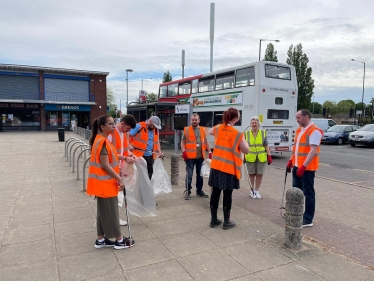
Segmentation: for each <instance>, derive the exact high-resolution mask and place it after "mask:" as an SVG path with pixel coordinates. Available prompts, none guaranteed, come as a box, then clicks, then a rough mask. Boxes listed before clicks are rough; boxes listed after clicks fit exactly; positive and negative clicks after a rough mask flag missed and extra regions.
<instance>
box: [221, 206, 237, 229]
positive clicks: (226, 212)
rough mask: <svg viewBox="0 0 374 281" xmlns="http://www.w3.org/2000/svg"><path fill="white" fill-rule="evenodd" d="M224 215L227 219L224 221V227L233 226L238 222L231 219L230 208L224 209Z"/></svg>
mask: <svg viewBox="0 0 374 281" xmlns="http://www.w3.org/2000/svg"><path fill="white" fill-rule="evenodd" d="M223 217H224V219H225V221H224V222H223V226H222V228H223V229H229V228H233V227H234V226H235V225H236V224H235V222H234V221H232V220H231V219H230V210H223Z"/></svg>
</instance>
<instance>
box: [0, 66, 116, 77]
mask: <svg viewBox="0 0 374 281" xmlns="http://www.w3.org/2000/svg"><path fill="white" fill-rule="evenodd" d="M0 70H9V71H44V72H46V73H59V74H71V75H77V74H78V75H104V76H108V75H109V72H103V71H91V70H77V69H66V68H54V67H42V66H31V65H18V64H2V63H0Z"/></svg>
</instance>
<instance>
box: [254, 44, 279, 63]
mask: <svg viewBox="0 0 374 281" xmlns="http://www.w3.org/2000/svg"><path fill="white" fill-rule="evenodd" d="M261 41H275V42H280V40H272V39H260V50H259V51H258V61H260V60H261Z"/></svg>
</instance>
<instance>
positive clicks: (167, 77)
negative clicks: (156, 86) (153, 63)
mask: <svg viewBox="0 0 374 281" xmlns="http://www.w3.org/2000/svg"><path fill="white" fill-rule="evenodd" d="M172 80H173V77H172V76H171V74H170V72H169V70H168V71H166V72H164V78H162V83H165V82H170V81H172Z"/></svg>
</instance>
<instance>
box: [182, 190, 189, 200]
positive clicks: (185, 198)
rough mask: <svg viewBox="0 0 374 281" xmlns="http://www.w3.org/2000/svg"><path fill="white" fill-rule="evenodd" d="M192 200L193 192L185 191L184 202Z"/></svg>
mask: <svg viewBox="0 0 374 281" xmlns="http://www.w3.org/2000/svg"><path fill="white" fill-rule="evenodd" d="M190 199H191V191H188V192H187V191H186V190H185V191H184V200H190Z"/></svg>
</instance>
